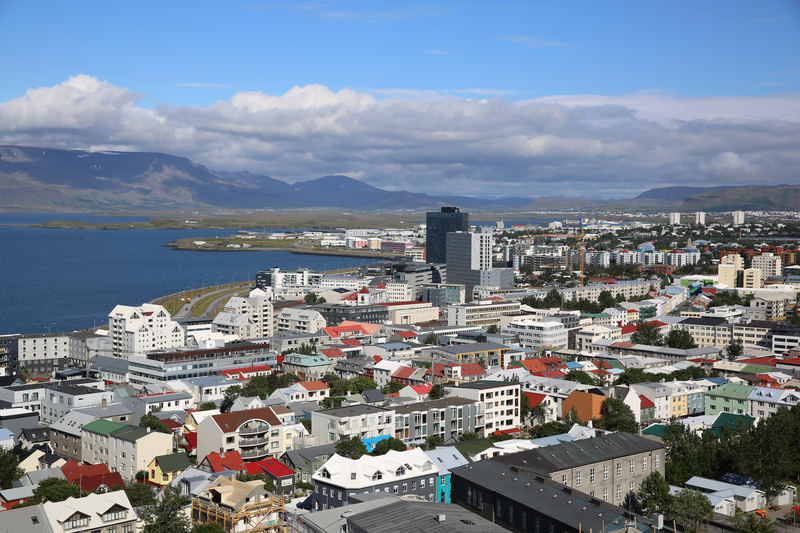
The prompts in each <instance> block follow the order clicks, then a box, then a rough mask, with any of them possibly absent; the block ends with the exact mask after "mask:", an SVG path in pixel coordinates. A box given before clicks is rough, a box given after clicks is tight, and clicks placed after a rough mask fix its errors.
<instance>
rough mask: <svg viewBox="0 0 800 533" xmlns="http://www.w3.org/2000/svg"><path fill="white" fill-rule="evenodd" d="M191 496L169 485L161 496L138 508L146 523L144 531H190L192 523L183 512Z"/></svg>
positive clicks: (156, 532)
mask: <svg viewBox="0 0 800 533" xmlns="http://www.w3.org/2000/svg"><path fill="white" fill-rule="evenodd" d="M188 504H189V498H188V497H186V496H184V495H183V494H181V489H180V488H178V487H173V486H172V485H167V486H166V487H164V490H163V491H162V493H161V498H160V499H158V500H156V501H155V502H153V503H151V504H150V505H145V506H144V507H140V508H139V509H137V511H138V513H139V518H140V519H141V520H142V522H143V523H144V528H142V533H189V531H190V529H191V523H190V522H189V518H188V517H187V516H186V514H185V513H184V512H183V508H184V507H185V506H186V505H188Z"/></svg>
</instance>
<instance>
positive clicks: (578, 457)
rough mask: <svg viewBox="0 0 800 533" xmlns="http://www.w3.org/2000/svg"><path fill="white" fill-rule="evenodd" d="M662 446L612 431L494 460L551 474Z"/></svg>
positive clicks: (530, 470)
mask: <svg viewBox="0 0 800 533" xmlns="http://www.w3.org/2000/svg"><path fill="white" fill-rule="evenodd" d="M663 448H664V445H663V444H659V443H657V442H654V441H652V440H650V439H647V438H645V437H640V436H639V435H633V434H632V433H610V434H607V435H603V436H601V437H594V438H592V439H582V440H576V441H573V442H564V443H562V444H556V445H554V446H548V447H547V448H536V449H534V450H525V451H521V452H517V453H514V454H509V455H502V456H499V457H496V458H495V460H496V461H499V462H502V463H505V464H510V465H515V466H518V467H519V468H521V469H522V470H526V471H529V472H533V473H544V472H546V473H550V472H557V471H559V470H564V469H567V468H575V467H578V466H582V465H587V464H592V463H600V462H602V461H610V460H612V459H616V458H618V457H625V456H628V455H633V454H637V453H644V452H649V451H654V450H660V449H663Z"/></svg>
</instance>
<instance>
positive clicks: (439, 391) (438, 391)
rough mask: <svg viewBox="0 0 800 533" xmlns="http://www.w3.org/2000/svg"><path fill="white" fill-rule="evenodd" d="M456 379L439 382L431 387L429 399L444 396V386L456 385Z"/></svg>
mask: <svg viewBox="0 0 800 533" xmlns="http://www.w3.org/2000/svg"><path fill="white" fill-rule="evenodd" d="M455 384H456V382H455V381H447V382H445V383H437V384H436V385H434V386H433V388H432V389H431V392H430V393H429V394H428V399H430V400H438V399H440V398H444V388H445V387H449V386H450V385H455Z"/></svg>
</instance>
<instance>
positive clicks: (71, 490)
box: [33, 477, 81, 503]
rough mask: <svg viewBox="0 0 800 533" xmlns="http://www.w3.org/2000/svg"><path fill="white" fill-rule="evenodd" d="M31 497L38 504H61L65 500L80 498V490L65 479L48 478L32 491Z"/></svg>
mask: <svg viewBox="0 0 800 533" xmlns="http://www.w3.org/2000/svg"><path fill="white" fill-rule="evenodd" d="M33 497H34V499H35V500H36V501H37V502H39V503H44V502H63V501H64V500H66V499H67V498H80V497H81V489H80V487H78V485H73V484H72V483H70V482H69V481H67V480H66V479H63V478H57V477H49V478H47V479H43V480H42V481H41V482H39V486H38V487H36V488H35V489H34V490H33Z"/></svg>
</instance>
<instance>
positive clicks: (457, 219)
mask: <svg viewBox="0 0 800 533" xmlns="http://www.w3.org/2000/svg"><path fill="white" fill-rule="evenodd" d="M425 222H426V224H427V227H428V229H427V231H426V233H425V258H426V261H427V262H428V263H446V262H447V234H448V233H453V232H456V231H464V232H468V231H469V213H462V212H461V210H460V209H459V208H457V207H442V211H441V212H440V213H435V212H434V213H428V216H427V217H426V220H425Z"/></svg>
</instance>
